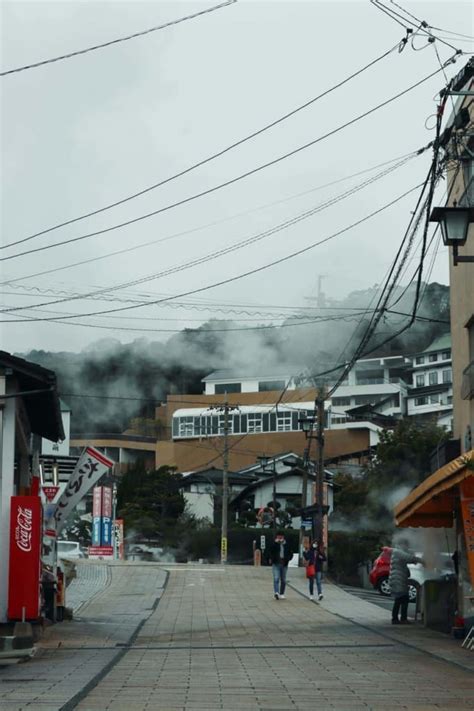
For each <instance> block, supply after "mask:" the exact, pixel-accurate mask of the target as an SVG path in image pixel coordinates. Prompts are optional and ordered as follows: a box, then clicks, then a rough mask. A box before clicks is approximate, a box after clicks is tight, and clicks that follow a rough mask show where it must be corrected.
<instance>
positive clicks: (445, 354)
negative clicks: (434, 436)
mask: <svg viewBox="0 0 474 711" xmlns="http://www.w3.org/2000/svg"><path fill="white" fill-rule="evenodd" d="M452 383H453V371H452V361H451V336H450V334H445V335H443V336H440V337H439V338H437V339H436V340H435V341H433V343H431V344H430V345H429V346H428V348H426V349H425V350H424V351H423V352H421V353H417V354H416V355H415V356H414V358H413V369H412V386H411V387H410V388H409V390H408V396H407V415H408V416H409V417H410V416H411V417H417V418H419V419H431V420H436V422H437V424H438V425H439V426H440V427H445V428H446V429H448V430H452V428H453V385H452Z"/></svg>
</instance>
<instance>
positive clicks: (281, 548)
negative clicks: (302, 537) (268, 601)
mask: <svg viewBox="0 0 474 711" xmlns="http://www.w3.org/2000/svg"><path fill="white" fill-rule="evenodd" d="M269 558H270V563H271V566H272V573H273V595H274V597H275V600H284V599H285V587H286V574H287V572H288V563H289V562H290V560H291V559H292V558H293V550H292V548H291V545H290V543H289V542H288V541H287V540H286V538H285V534H284V533H283V531H278V533H277V534H276V536H275V540H274V541H273V543H272V545H271V548H270V551H269Z"/></svg>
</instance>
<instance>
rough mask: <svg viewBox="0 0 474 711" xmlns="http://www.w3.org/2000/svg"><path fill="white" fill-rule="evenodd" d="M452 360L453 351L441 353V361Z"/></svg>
mask: <svg viewBox="0 0 474 711" xmlns="http://www.w3.org/2000/svg"><path fill="white" fill-rule="evenodd" d="M450 359H451V351H443V352H442V353H441V360H450Z"/></svg>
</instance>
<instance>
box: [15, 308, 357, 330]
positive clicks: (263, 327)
mask: <svg viewBox="0 0 474 711" xmlns="http://www.w3.org/2000/svg"><path fill="white" fill-rule="evenodd" d="M41 313H47V312H46V311H41ZM71 316H74V314H71ZM355 317H357V314H345V315H343V316H327V317H318V318H313V319H308V320H307V321H302V320H300V319H298V320H297V321H296V323H283V324H266V325H260V326H243V327H232V328H231V327H226V328H199V327H197V328H194V329H191V328H185V329H183V328H138V327H136V326H135V327H130V326H119V325H114V326H104V325H103V324H96V323H80V322H77V321H72V322H71V321H65V322H63V320H62V319H63V318H66V317H65V316H63V317H61V316H56V317H54V318H50V319H45V320H48V321H52V322H54V323H59V324H64V325H68V326H82V327H84V328H97V329H100V330H105V331H132V332H136V333H185V332H193V333H228V332H233V331H266V330H274V329H280V328H293V327H294V326H307V325H309V324H313V323H325V322H327V321H346V320H347V321H349V320H352V319H353V318H355ZM288 318H292V317H288ZM37 320H43V319H36V318H34V317H30V316H27V315H24V316H22V317H21V319H20V320H17V319H10V320H6V321H1V323H24V322H25V321H37Z"/></svg>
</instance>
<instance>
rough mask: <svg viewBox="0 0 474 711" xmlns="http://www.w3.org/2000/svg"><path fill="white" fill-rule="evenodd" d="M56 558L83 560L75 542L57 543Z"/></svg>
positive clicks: (78, 546) (79, 547)
mask: <svg viewBox="0 0 474 711" xmlns="http://www.w3.org/2000/svg"><path fill="white" fill-rule="evenodd" d="M58 558H73V559H77V558H84V554H83V552H82V550H81V546H80V545H79V543H78V542H77V541H58Z"/></svg>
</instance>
